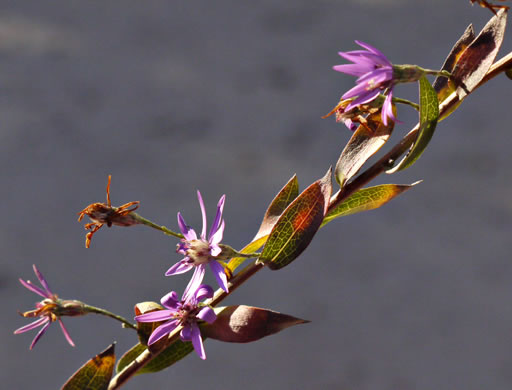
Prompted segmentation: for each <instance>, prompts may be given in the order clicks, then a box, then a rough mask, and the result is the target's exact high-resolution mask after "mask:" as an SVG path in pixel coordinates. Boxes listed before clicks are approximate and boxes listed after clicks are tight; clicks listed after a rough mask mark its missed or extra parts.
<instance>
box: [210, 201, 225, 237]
mask: <svg viewBox="0 0 512 390" xmlns="http://www.w3.org/2000/svg"><path fill="white" fill-rule="evenodd" d="M225 201H226V195H222V196H221V197H220V199H219V203H218V204H217V213H216V214H215V219H214V220H213V224H212V227H211V229H210V235H209V236H208V237H210V239H211V238H212V236H214V235H215V233H217V230H218V229H219V227H220V225H221V221H222V211H223V210H224V202H225ZM221 237H222V235H221Z"/></svg>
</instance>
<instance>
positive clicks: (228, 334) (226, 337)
mask: <svg viewBox="0 0 512 390" xmlns="http://www.w3.org/2000/svg"><path fill="white" fill-rule="evenodd" d="M215 312H216V314H217V319H216V320H215V322H214V323H213V324H208V323H205V324H201V334H202V335H204V336H206V337H209V338H212V339H215V340H220V341H226V342H230V343H249V342H251V341H256V340H259V339H261V338H263V337H265V336H269V335H271V334H274V333H277V332H279V331H281V330H283V329H286V328H288V327H290V326H293V325H298V324H305V323H307V322H309V321H306V320H301V319H300V318H295V317H292V316H289V315H287V314H282V313H278V312H276V311H272V310H267V309H261V308H258V307H252V306H245V305H237V306H227V307H218V308H216V309H215Z"/></svg>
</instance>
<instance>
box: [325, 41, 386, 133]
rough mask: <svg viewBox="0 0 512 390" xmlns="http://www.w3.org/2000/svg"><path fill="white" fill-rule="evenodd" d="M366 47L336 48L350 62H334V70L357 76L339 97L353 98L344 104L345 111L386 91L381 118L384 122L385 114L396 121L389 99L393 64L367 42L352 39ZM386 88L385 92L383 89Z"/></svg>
mask: <svg viewBox="0 0 512 390" xmlns="http://www.w3.org/2000/svg"><path fill="white" fill-rule="evenodd" d="M356 43H357V44H358V45H359V46H361V47H363V48H364V49H366V50H354V51H349V52H341V51H340V52H339V53H338V54H339V55H340V56H342V57H343V58H345V59H346V60H348V61H352V62H353V64H344V65H336V66H334V67H333V69H334V70H336V71H338V72H342V73H346V74H349V75H352V76H357V77H359V78H358V79H357V80H356V84H357V85H356V86H355V87H354V88H352V89H350V90H349V91H347V92H345V94H344V95H343V96H342V99H350V98H355V99H354V100H353V101H351V102H350V103H349V104H348V105H347V107H346V108H345V112H347V111H349V110H351V109H352V108H354V107H356V106H359V105H361V104H366V103H369V102H371V101H372V100H374V99H376V98H377V97H378V96H379V94H380V93H381V92H384V93H385V94H386V99H385V100H384V104H383V106H382V122H383V123H384V125H385V126H387V124H388V118H391V119H392V120H393V121H396V118H395V117H394V115H393V110H392V104H391V100H392V98H393V86H394V84H395V81H394V80H393V64H391V62H389V60H388V59H387V58H386V56H385V55H384V54H383V53H382V52H381V51H380V50H377V49H376V48H374V47H373V46H370V45H368V44H367V43H364V42H361V41H356ZM386 90H387V92H386Z"/></svg>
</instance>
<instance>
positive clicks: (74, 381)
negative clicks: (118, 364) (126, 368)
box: [62, 343, 116, 390]
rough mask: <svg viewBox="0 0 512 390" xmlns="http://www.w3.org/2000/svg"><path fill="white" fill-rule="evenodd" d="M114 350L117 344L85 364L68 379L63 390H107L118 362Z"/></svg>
mask: <svg viewBox="0 0 512 390" xmlns="http://www.w3.org/2000/svg"><path fill="white" fill-rule="evenodd" d="M114 349H115V343H114V344H112V345H110V347H108V348H107V349H106V350H104V351H103V352H101V353H100V354H98V355H96V356H95V357H93V358H92V359H91V360H89V361H88V362H87V363H85V364H84V365H83V366H82V367H80V369H79V370H78V371H77V372H75V373H74V374H73V376H72V377H71V378H69V379H68V381H67V382H66V383H65V384H64V386H63V387H62V390H106V389H107V388H108V385H109V382H110V378H112V372H113V371H114V363H115V361H116V355H115V353H114Z"/></svg>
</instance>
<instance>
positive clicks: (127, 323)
mask: <svg viewBox="0 0 512 390" xmlns="http://www.w3.org/2000/svg"><path fill="white" fill-rule="evenodd" d="M83 308H84V309H85V310H87V311H88V312H89V313H96V314H101V315H103V316H107V317H110V318H113V319H115V320H117V321H120V322H122V323H123V325H124V327H125V328H131V329H134V330H137V326H135V325H134V324H132V323H131V322H130V321H128V320H127V319H126V318H124V317H121V316H119V315H117V314H114V313H111V312H109V311H108V310H105V309H101V308H99V307H94V306H90V305H87V304H85V303H84V304H83Z"/></svg>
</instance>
